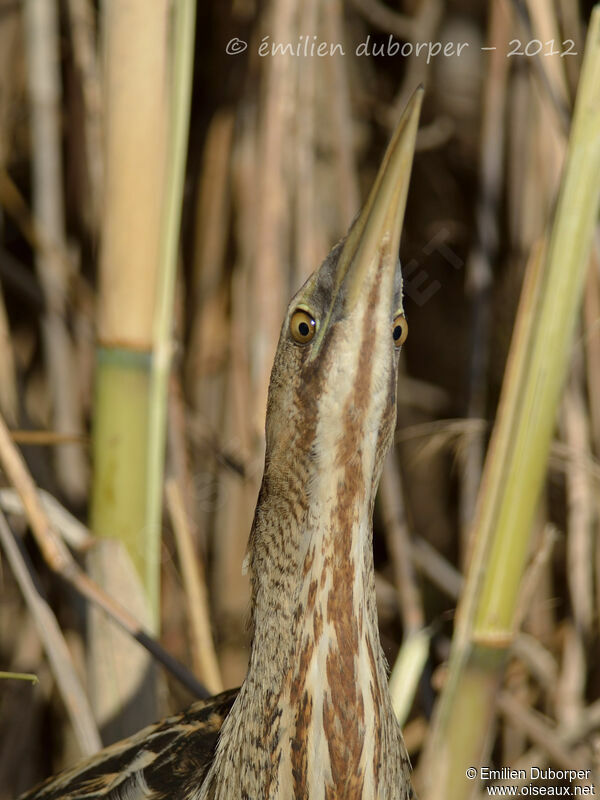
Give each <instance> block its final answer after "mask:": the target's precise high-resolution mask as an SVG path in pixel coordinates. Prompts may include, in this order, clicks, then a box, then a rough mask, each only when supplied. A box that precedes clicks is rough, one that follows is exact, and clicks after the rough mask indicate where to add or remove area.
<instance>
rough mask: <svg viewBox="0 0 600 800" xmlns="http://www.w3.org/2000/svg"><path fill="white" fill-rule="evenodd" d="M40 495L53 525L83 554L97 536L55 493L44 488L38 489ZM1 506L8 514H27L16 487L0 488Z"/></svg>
mask: <svg viewBox="0 0 600 800" xmlns="http://www.w3.org/2000/svg"><path fill="white" fill-rule="evenodd" d="M38 495H39V499H40V502H41V504H42V507H43V509H44V511H45V512H46V514H47V515H48V519H49V520H50V523H51V525H52V526H53V527H54V528H55V529H56V531H57V532H58V533H59V534H60V535H61V537H62V538H63V539H64V541H65V543H66V544H68V545H69V547H70V548H72V549H73V550H76V551H77V552H78V553H82V554H83V553H85V552H86V551H87V550H89V549H90V547H92V546H93V545H94V543H95V542H96V537H95V536H93V535H92V533H91V532H90V531H89V530H88V528H86V527H85V525H83V524H82V523H81V522H80V521H79V520H78V519H77V518H76V517H74V516H73V515H72V514H71V513H70V511H67V509H66V508H65V507H64V506H63V505H61V504H60V503H59V502H58V500H57V499H56V498H55V497H54V496H53V495H51V494H50V493H49V492H46V491H45V490H44V489H38ZM0 508H2V509H3V510H4V511H5V512H6V513H8V514H20V515H25V514H26V511H25V506H24V505H23V502H22V500H21V498H20V497H19V494H18V493H17V491H16V489H0Z"/></svg>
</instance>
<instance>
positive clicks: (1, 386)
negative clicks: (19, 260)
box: [0, 284, 19, 425]
mask: <svg viewBox="0 0 600 800" xmlns="http://www.w3.org/2000/svg"><path fill="white" fill-rule="evenodd" d="M18 408H19V404H18V395H17V382H16V372H15V359H14V353H13V347H12V342H11V338H10V328H9V324H8V317H7V315H6V306H5V304H4V294H3V292H2V285H1V284H0V412H1V413H2V414H3V415H4V416H5V417H6V419H7V420H8V421H9V423H10V424H11V425H16V423H17V419H18Z"/></svg>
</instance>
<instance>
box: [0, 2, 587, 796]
mask: <svg viewBox="0 0 600 800" xmlns="http://www.w3.org/2000/svg"><path fill="white" fill-rule="evenodd" d="M195 5H196V4H195V3H194V2H192V0H185V1H184V0H179V1H178V2H173V3H169V2H167V0H161V1H160V2H157V3H154V4H152V12H151V13H150V11H149V7H148V4H147V3H144V2H140V0H126V1H125V0H124V1H123V2H119V3H109V2H100V3H98V4H95V3H92V2H90V0H69V2H65V3H57V2H56V0H23V2H21V3H10V2H5V3H1V4H0V412H1V415H2V421H1V424H0V481H1V487H2V488H0V548H1V550H0V552H2V561H1V562H0V563H1V573H0V576H1V581H0V597H1V602H0V670H1V671H2V673H0V742H2V747H0V800H5V798H6V799H7V800H8V798H11V797H14V796H15V795H16V794H17V793H18V792H19V791H21V790H24V789H25V788H27V787H28V786H29V785H31V784H32V783H33V782H34V781H36V780H38V779H40V778H42V777H44V776H45V775H47V774H49V773H50V772H53V771H56V770H57V769H58V768H60V767H61V766H64V765H66V764H67V763H72V762H74V761H75V760H76V759H77V758H78V757H79V756H80V755H81V754H83V753H85V752H89V751H90V750H92V749H94V747H96V746H97V744H98V742H99V740H100V737H102V739H103V741H105V743H106V742H108V741H109V740H110V739H114V738H115V737H118V736H120V735H124V734H126V733H127V732H129V731H130V730H131V729H133V728H135V727H140V726H141V725H142V724H143V723H144V722H149V721H151V719H152V718H153V717H154V716H156V715H157V714H160V713H163V712H164V713H166V712H168V711H172V710H175V709H177V708H180V707H182V706H183V705H184V704H186V703H187V702H189V701H190V700H191V699H192V698H193V696H194V694H198V693H201V692H202V686H200V684H202V685H203V686H204V687H205V688H206V689H208V690H210V691H218V690H219V689H220V688H221V687H229V686H234V685H237V684H239V682H240V681H241V680H242V678H243V676H244V673H245V668H246V663H247V656H248V643H249V639H248V630H247V609H248V583H247V579H246V578H245V577H244V576H243V575H242V572H241V566H242V562H243V559H244V554H245V548H246V541H247V536H248V532H249V529H250V523H251V520H252V513H253V509H254V502H255V499H256V494H257V490H258V484H259V480H260V475H261V470H262V459H263V455H264V442H263V422H264V414H265V401H266V391H267V385H268V378H269V371H270V366H271V362H272V357H273V353H274V350H275V344H276V341H277V337H278V335H279V327H280V323H281V319H282V316H283V312H284V309H285V306H286V303H287V300H288V298H289V296H290V295H291V294H292V292H293V291H294V290H295V289H296V288H297V287H298V286H299V284H300V283H301V282H302V281H303V280H304V279H305V278H306V277H307V276H308V274H309V273H310V272H311V271H312V270H313V269H314V267H315V266H317V265H318V264H319V263H320V261H321V260H322V259H323V257H324V256H325V255H326V253H327V251H328V249H329V248H330V246H331V245H332V244H333V243H334V242H335V241H337V240H338V239H339V238H340V236H342V235H343V233H344V232H345V230H346V229H347V226H348V224H349V222H350V221H351V220H352V217H353V216H354V214H355V213H356V211H357V210H358V208H359V205H360V202H361V199H362V198H364V196H365V192H366V190H367V189H368V187H369V183H370V181H371V180H372V178H373V175H374V172H375V170H376V168H377V165H378V160H379V158H380V157H381V155H382V153H383V150H384V147H385V143H386V141H387V138H388V137H389V135H390V133H391V130H392V128H393V126H394V124H395V122H396V121H397V119H398V116H399V113H400V111H401V109H402V107H403V104H404V103H405V102H406V99H407V98H408V96H409V95H410V93H411V92H412V91H413V89H414V88H415V86H416V85H417V83H419V82H423V83H424V84H425V88H426V94H425V101H424V107H423V115H422V122H421V130H420V132H419V138H418V143H417V154H416V158H415V164H414V168H413V178H412V184H411V189H410V194H409V198H408V205H407V221H406V226H405V231H404V236H403V241H402V252H401V256H402V261H403V265H404V280H405V303H406V307H407V317H408V320H409V325H410V335H409V338H408V341H407V344H406V346H405V348H404V353H403V357H402V367H401V375H400V379H399V391H398V395H399V400H398V429H397V436H396V445H395V448H394V450H393V452H392V453H391V455H390V457H389V459H388V463H387V464H386V467H385V473H384V477H383V480H382V486H381V492H380V498H379V500H378V504H377V508H376V515H375V539H374V546H375V559H376V571H377V591H378V604H379V616H380V623H381V633H382V642H383V645H384V649H385V651H386V655H387V658H388V660H389V663H390V667H391V686H392V690H393V696H394V702H395V704H396V706H395V707H396V709H397V712H398V714H399V716H400V717H401V719H402V721H403V725H404V730H405V738H406V742H407V746H408V747H409V750H410V753H411V758H412V760H413V764H414V766H415V784H416V787H417V790H418V791H419V793H420V795H421V797H422V798H425V800H437V799H438V798H439V799H440V800H442V799H443V800H461V798H467V797H468V798H476V797H484V796H487V794H486V793H487V791H488V789H489V787H490V786H493V785H496V786H498V787H501V786H506V785H509V784H510V785H515V786H517V785H519V784H520V785H521V789H522V790H523V789H525V790H527V787H528V786H529V785H530V784H536V786H537V787H541V786H545V787H546V788H554V789H556V790H558V788H559V787H566V786H569V787H570V789H571V790H574V789H575V787H576V786H577V787H578V790H580V791H581V793H583V794H585V793H586V791H587V790H586V787H591V786H592V785H595V786H596V787H598V786H600V774H599V773H600V762H599V756H598V754H599V753H600V669H599V667H598V664H599V663H600V662H599V660H598V652H599V644H600V636H599V633H600V631H599V622H598V620H599V611H600V597H599V587H600V547H598V526H599V510H600V507H599V503H598V497H600V492H599V484H600V261H599V258H598V241H599V240H598V234H597V217H598V198H599V187H600V180H599V177H600V176H599V175H598V171H599V170H600V112H598V108H600V104H599V102H598V97H599V92H600V68H598V66H597V65H598V63H600V55H599V48H600V41H599V40H600V34H599V32H598V31H599V27H600V15H599V12H598V11H596V12H595V13H594V14H592V6H591V5H589V4H588V5H586V4H579V5H577V4H573V3H571V2H568V0H555V2H550V0H524V2H510V1H509V0H492V2H491V3H489V4H487V6H485V7H484V6H482V5H481V4H478V3H475V2H472V1H471V0H466V2H463V3H460V4H457V3H453V2H443V0H421V2H408V0H403V2H401V3H399V4H396V5H395V6H394V7H392V5H385V4H383V3H382V2H380V1H379V0H352V2H347V3H341V2H339V0H327V1H326V0H306V1H305V2H300V0H281V2H274V0H272V2H265V3H262V4H252V3H244V2H236V3H233V4H231V6H229V5H226V4H218V3H203V4H198V7H197V8H196V7H195ZM153 14H155V15H156V16H152V15H153ZM140 15H141V16H140ZM151 17H152V18H151ZM140 20H143V22H140ZM586 37H587V44H586ZM244 45H245V46H244ZM459 45H462V47H460V48H459ZM419 46H420V47H419ZM278 47H279V49H278ZM283 47H286V49H287V52H286V53H283V52H281V49H282V48H283ZM319 48H320V50H319ZM584 49H585V52H586V56H585V65H584V66H582V65H583V64H584V61H583V54H584ZM459 51H460V52H459ZM444 53H445V55H444ZM186 154H187V155H186ZM6 430H10V436H9V435H8V434H6ZM21 456H22V457H23V458H24V461H23V460H22V459H21ZM36 487H37V489H36ZM38 490H39V492H38ZM90 576H91V577H92V578H93V581H91V580H90ZM96 605H100V606H101V607H102V608H104V611H103V612H102V614H100V612H98V611H95V612H93V611H92V607H94V606H96ZM108 617H113V620H117V625H119V626H120V627H119V628H118V629H117V627H115V623H114V621H110V619H108ZM138 623H139V624H138ZM132 634H133V635H132ZM134 636H135V637H136V638H137V639H138V642H135V641H134V640H133V639H134ZM152 636H154V637H156V638H157V639H158V640H159V642H158V643H155V644H150V647H151V649H152V650H153V655H149V654H148V652H147V651H146V650H145V649H143V648H141V647H140V644H139V641H140V640H141V641H142V643H144V642H145V643H149V642H151V637H152ZM170 657H171V658H172V657H174V658H176V659H177V660H178V661H179V662H180V664H181V665H183V666H182V667H180V668H179V672H178V677H174V676H173V669H170V668H169V667H170V666H172V664H171V662H169V658H170ZM157 659H158V660H160V661H161V663H162V664H166V668H163V667H160V668H159V667H157ZM192 672H193V673H194V674H195V677H194V675H192V674H191V673H192ZM23 674H25V675H36V676H37V678H38V679H39V683H38V684H37V685H34V684H33V683H32V681H30V680H17V678H16V677H13V676H16V675H23ZM6 676H9V677H6ZM115 687H116V688H115ZM468 768H474V769H476V771H477V773H476V777H475V779H470V778H469V777H468V776H467V774H466V771H467V769H468ZM485 770H496V773H485ZM506 770H514V773H509V772H507V771H506ZM520 770H521V771H520ZM532 770H533V771H532ZM535 770H549V771H547V772H546V773H542V777H539V776H538V777H537V778H536V777H535V776H536V775H537V773H536V772H535ZM559 770H580V771H581V772H582V773H586V771H588V770H589V773H586V777H585V778H583V777H581V776H579V777H575V778H573V779H571V778H568V777H567V778H565V777H564V776H562V777H561V776H560V774H559V775H558V776H557V772H558V771H559ZM511 775H512V777H510V776H511ZM544 775H545V777H544ZM486 776H487V779H486V780H484V781H482V780H481V778H482V777H486ZM507 776H509V777H507ZM588 793H591V792H588Z"/></svg>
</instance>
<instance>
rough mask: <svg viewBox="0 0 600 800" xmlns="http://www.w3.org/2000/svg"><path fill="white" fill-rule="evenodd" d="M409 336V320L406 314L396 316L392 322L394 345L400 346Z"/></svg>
mask: <svg viewBox="0 0 600 800" xmlns="http://www.w3.org/2000/svg"><path fill="white" fill-rule="evenodd" d="M407 336H408V322H407V321H406V317H405V316H404V314H398V315H397V316H396V317H394V321H393V323H392V337H393V339H394V347H396V348H398V347H400V346H401V345H403V344H404V342H405V341H406V337H407Z"/></svg>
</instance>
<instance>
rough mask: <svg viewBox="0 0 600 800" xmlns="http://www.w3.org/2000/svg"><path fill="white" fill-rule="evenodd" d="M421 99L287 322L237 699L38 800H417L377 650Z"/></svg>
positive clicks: (209, 707) (254, 536) (143, 736)
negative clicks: (377, 536)
mask: <svg viewBox="0 0 600 800" xmlns="http://www.w3.org/2000/svg"><path fill="white" fill-rule="evenodd" d="M421 96H422V91H421V90H418V91H417V92H416V94H415V95H414V96H413V98H412V100H411V101H410V104H409V106H408V108H407V109H406V111H405V113H404V115H403V118H402V120H401V122H400V124H399V126H398V129H397V130H396V133H395V134H394V137H393V139H392V141H391V142H390V145H389V147H388V150H387V152H386V155H385V158H384V160H383V164H382V166H381V168H380V170H379V174H378V175H377V178H376V180H375V184H374V186H373V188H372V190H371V193H370V195H369V197H368V199H367V202H366V204H365V206H364V208H363V210H362V212H361V213H360V215H359V216H358V217H357V218H356V220H355V221H354V223H353V225H352V227H351V228H350V231H349V232H348V235H347V236H346V238H345V239H344V240H343V241H342V242H340V243H339V244H338V245H336V246H335V247H334V248H333V250H332V252H331V253H330V255H329V256H328V257H327V259H326V260H325V262H324V263H323V264H322V266H321V267H320V268H319V269H318V270H317V271H316V272H315V273H314V274H313V275H312V277H311V278H309V280H308V281H307V282H306V283H305V284H304V286H303V287H302V288H301V289H300V291H299V292H298V293H297V294H296V296H295V297H294V298H293V300H292V301H291V303H290V305H289V308H288V311H287V314H286V317H285V320H284V322H283V327H282V329H281V335H280V338H279V344H278V347H277V353H276V355H275V362H274V365H273V371H272V373H271V383H270V387H269V399H268V407H267V422H266V458H265V470H264V475H263V480H262V486H261V489H260V494H259V497H258V503H257V506H256V512H255V516H254V522H253V525H252V531H251V534H250V541H249V546H248V559H247V561H248V567H249V569H250V572H251V579H252V622H253V641H252V650H251V655H250V663H249V668H248V674H247V676H246V679H245V681H244V683H243V685H242V687H241V688H240V689H239V691H232V692H226V693H224V694H222V695H219V696H218V697H216V698H212V699H211V700H209V701H201V702H199V703H196V704H195V705H193V706H191V708H190V709H188V711H186V712H184V713H183V714H180V715H178V716H176V717H171V718H170V719H167V720H166V721H163V722H161V723H158V724H157V725H154V726H151V727H149V728H146V729H145V730H143V731H141V732H140V733H138V734H137V735H135V736H133V737H131V738H130V739H128V740H126V741H125V742H121V743H119V744H116V745H113V746H112V747H109V748H108V749H106V750H104V751H103V752H102V753H99V754H98V755H97V756H94V757H93V758H91V759H90V760H88V761H87V762H86V763H85V764H84V765H83V766H80V767H76V768H74V769H71V770H69V771H67V772H65V773H63V774H62V775H59V776H58V777H56V778H54V779H50V780H49V781H47V782H46V783H45V784H43V785H42V786H41V787H39V788H38V789H36V790H34V791H33V792H31V793H29V794H27V795H25V796H24V797H26V798H27V800H34V798H35V800H50V799H51V798H81V800H83V799H84V798H85V800H91V798H100V797H109V798H113V799H114V800H116V799H117V798H121V800H125V798H127V800H135V799H136V798H139V799H140V800H141V798H152V799H153V800H159V798H160V799H161V800H162V798H181V799H182V800H186V799H187V798H190V799H191V798H194V800H196V799H198V800H200V798H222V800H234V798H251V800H263V798H277V799H278V800H280V799H282V798H290V799H291V798H310V799H311V800H328V799H330V798H331V800H333V798H337V800H341V798H347V799H348V800H349V799H350V798H352V800H358V798H381V800H406V798H410V797H411V796H412V790H411V787H410V776H409V762H408V756H407V753H406V749H405V747H404V743H403V740H402V734H401V731H400V727H399V725H398V723H397V721H396V719H395V717H394V712H393V710H392V704H391V699H390V695H389V692H388V687H387V676H386V666H385V659H384V656H383V652H382V649H381V645H380V641H379V632H378V627H377V611H376V606H375V581H374V567H373V549H372V516H373V503H374V501H375V493H376V491H377V486H378V484H379V478H380V474H381V469H382V465H383V459H384V456H385V454H386V452H387V450H388V448H389V446H390V443H391V440H392V435H393V432H394V424H395V420H396V372H397V365H398V353H399V350H400V346H401V345H402V343H403V342H404V339H405V337H406V333H407V326H406V321H405V318H404V314H403V307H402V278H401V274H400V268H399V260H398V251H399V242H400V231H401V227H402V221H403V218H404V208H405V204H406V194H407V190H408V183H409V176H410V170H411V165H412V158H413V152H414V143H415V137H416V131H417V125H418V117H419V109H420V106H421ZM23 800H24V798H23Z"/></svg>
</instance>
